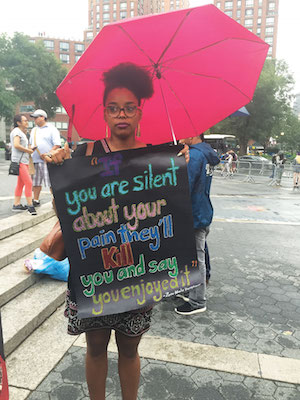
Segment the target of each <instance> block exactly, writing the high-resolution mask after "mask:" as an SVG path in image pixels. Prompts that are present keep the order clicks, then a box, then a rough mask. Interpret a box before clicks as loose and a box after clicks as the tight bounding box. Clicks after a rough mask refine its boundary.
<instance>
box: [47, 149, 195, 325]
mask: <svg viewBox="0 0 300 400" xmlns="http://www.w3.org/2000/svg"><path fill="white" fill-rule="evenodd" d="M180 148H181V147H179V146H168V147H166V146H153V147H147V148H142V149H136V150H127V151H122V152H114V153H110V154H107V155H105V156H103V157H100V158H95V157H92V156H89V157H75V158H73V159H71V160H67V161H65V163H64V164H63V165H62V166H55V165H50V166H49V172H50V179H51V184H52V188H53V192H54V197H55V203H56V208H57V212H58V215H59V219H60V222H61V226H62V230H63V236H64V241H65V245H66V250H67V254H68V257H69V260H70V264H71V272H70V274H71V280H72V287H74V288H75V293H76V302H77V304H78V307H79V310H78V312H79V316H80V317H81V318H85V317H92V316H100V315H107V314H114V313H120V312H124V311H128V310H134V309H138V308H142V307H145V306H148V305H151V304H153V303H155V302H158V301H160V300H161V299H162V298H163V297H164V296H165V297H166V296H170V295H172V294H175V293H179V292H181V291H183V290H186V289H187V288H191V287H194V286H197V285H198V284H199V282H198V281H197V276H198V274H197V267H196V266H197V262H196V259H197V256H196V250H195V239H194V230H193V220H192V213H191V203H190V198H189V188H188V177H187V170H186V162H185V159H184V157H177V153H178V152H179V150H180Z"/></svg>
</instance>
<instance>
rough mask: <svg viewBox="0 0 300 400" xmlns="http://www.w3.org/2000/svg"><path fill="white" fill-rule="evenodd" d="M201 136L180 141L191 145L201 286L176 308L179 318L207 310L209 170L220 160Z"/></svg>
mask: <svg viewBox="0 0 300 400" xmlns="http://www.w3.org/2000/svg"><path fill="white" fill-rule="evenodd" d="M203 136H204V135H203V134H202V135H200V136H195V137H190V138H187V139H184V140H182V141H181V142H182V143H184V144H187V145H188V146H190V161H189V163H188V177H189V186H190V193H191V200H192V212H193V219H194V229H195V238H196V248H197V258H198V266H199V282H200V286H198V287H196V288H195V289H192V290H190V291H189V294H188V298H187V299H186V300H187V301H185V302H184V303H183V304H182V305H180V306H178V307H177V308H175V312H176V313H177V314H180V315H193V314H197V313H201V312H204V311H206V267H205V240H206V237H207V235H208V232H209V226H210V224H211V221H212V217H213V207H212V204H211V201H210V197H209V194H210V186H211V181H212V167H214V166H216V165H218V164H219V162H220V160H219V157H218V156H217V154H216V152H215V151H214V150H213V149H212V147H211V146H210V145H209V144H207V143H204V142H203Z"/></svg>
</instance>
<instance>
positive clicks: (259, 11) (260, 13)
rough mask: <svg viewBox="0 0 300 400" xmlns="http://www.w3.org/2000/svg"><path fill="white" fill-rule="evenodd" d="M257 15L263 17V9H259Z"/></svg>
mask: <svg viewBox="0 0 300 400" xmlns="http://www.w3.org/2000/svg"><path fill="white" fill-rule="evenodd" d="M257 15H258V16H259V17H261V16H262V8H259V9H258V12H257Z"/></svg>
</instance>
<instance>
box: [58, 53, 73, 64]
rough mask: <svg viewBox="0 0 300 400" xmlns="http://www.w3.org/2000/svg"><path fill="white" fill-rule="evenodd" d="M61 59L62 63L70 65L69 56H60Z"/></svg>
mask: <svg viewBox="0 0 300 400" xmlns="http://www.w3.org/2000/svg"><path fill="white" fill-rule="evenodd" d="M59 58H60V61H61V62H63V63H64V64H69V62H70V56H69V54H60V55H59Z"/></svg>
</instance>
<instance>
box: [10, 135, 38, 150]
mask: <svg viewBox="0 0 300 400" xmlns="http://www.w3.org/2000/svg"><path fill="white" fill-rule="evenodd" d="M14 148H15V149H17V150H19V151H23V153H28V154H32V153H33V150H32V149H27V148H26V147H23V146H21V144H20V136H15V137H14Z"/></svg>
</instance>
